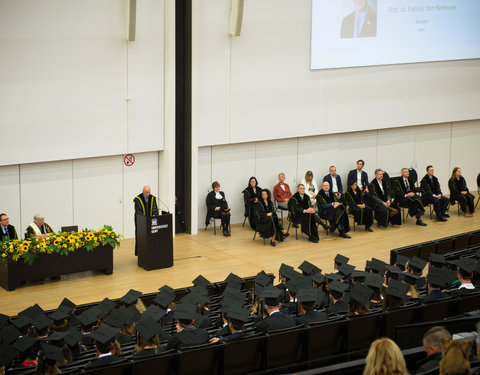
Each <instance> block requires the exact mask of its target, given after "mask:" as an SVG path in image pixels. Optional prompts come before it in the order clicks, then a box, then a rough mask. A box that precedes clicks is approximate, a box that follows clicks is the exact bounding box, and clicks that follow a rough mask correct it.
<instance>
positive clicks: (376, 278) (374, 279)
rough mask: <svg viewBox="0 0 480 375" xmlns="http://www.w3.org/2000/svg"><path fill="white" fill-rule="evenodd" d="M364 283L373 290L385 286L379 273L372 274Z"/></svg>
mask: <svg viewBox="0 0 480 375" xmlns="http://www.w3.org/2000/svg"><path fill="white" fill-rule="evenodd" d="M364 283H365V285H367V286H369V287H372V288H381V287H382V285H383V277H382V276H381V275H379V274H378V273H371V274H368V275H367V276H366V277H365V281H364Z"/></svg>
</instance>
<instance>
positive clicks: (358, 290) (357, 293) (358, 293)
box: [350, 284, 373, 305]
mask: <svg viewBox="0 0 480 375" xmlns="http://www.w3.org/2000/svg"><path fill="white" fill-rule="evenodd" d="M372 294H373V291H372V289H370V288H369V287H368V286H366V285H364V284H357V285H355V286H354V287H353V288H352V290H351V291H350V299H353V300H355V301H357V302H358V303H359V304H361V305H367V304H368V302H369V301H370V298H371V297H372Z"/></svg>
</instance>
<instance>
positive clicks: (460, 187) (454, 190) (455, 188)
mask: <svg viewBox="0 0 480 375" xmlns="http://www.w3.org/2000/svg"><path fill="white" fill-rule="evenodd" d="M448 188H449V189H450V203H452V204H454V203H455V202H458V204H459V205H460V208H461V209H462V211H463V212H464V214H465V216H467V217H470V216H472V214H473V213H474V212H475V206H474V204H473V203H474V200H475V197H474V196H473V195H472V194H471V193H470V191H469V190H468V187H467V182H466V181H465V178H464V177H463V176H462V170H461V169H460V168H459V167H455V168H453V171H452V177H451V178H450V180H448Z"/></svg>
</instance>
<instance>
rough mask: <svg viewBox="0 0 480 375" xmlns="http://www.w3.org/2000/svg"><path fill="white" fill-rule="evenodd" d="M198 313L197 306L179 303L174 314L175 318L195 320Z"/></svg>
mask: <svg viewBox="0 0 480 375" xmlns="http://www.w3.org/2000/svg"><path fill="white" fill-rule="evenodd" d="M196 313H197V306H195V305H193V304H189V303H179V304H178V305H177V308H176V310H175V311H174V312H173V316H174V317H175V318H177V319H182V320H193V319H195V315H196Z"/></svg>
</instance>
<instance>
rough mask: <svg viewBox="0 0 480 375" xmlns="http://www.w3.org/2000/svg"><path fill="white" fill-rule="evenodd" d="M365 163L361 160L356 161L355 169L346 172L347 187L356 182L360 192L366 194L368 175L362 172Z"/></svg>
mask: <svg viewBox="0 0 480 375" xmlns="http://www.w3.org/2000/svg"><path fill="white" fill-rule="evenodd" d="M364 166H365V162H364V161H363V160H362V159H359V160H357V168H356V169H352V170H351V171H350V172H348V178H347V185H348V186H352V184H353V181H357V186H358V188H359V189H360V191H361V192H364V191H365V192H366V193H368V174H367V172H365V171H364V170H363V167H364Z"/></svg>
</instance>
